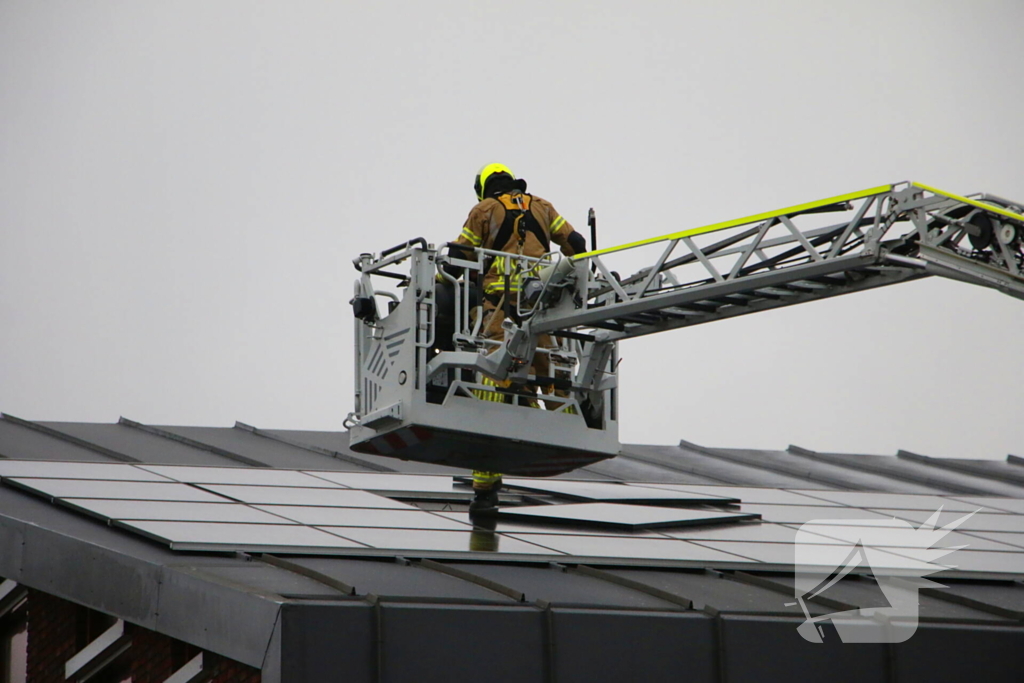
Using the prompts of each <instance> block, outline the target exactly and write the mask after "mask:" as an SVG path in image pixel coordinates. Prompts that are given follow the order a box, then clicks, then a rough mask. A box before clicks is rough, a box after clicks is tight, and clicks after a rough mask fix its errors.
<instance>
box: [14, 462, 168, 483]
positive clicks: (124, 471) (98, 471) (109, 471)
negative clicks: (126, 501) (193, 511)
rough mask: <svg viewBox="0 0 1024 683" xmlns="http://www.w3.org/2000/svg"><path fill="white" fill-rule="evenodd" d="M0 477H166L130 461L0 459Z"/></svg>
mask: <svg viewBox="0 0 1024 683" xmlns="http://www.w3.org/2000/svg"><path fill="white" fill-rule="evenodd" d="M0 477H3V478H7V477H36V478H49V479H105V480H108V481H168V479H167V478H166V477H161V476H160V475H158V474H154V473H152V472H147V471H146V470H143V469H140V468H138V467H135V466H134V465H127V464H123V465H122V464H117V463H101V462H53V461H40V460H0Z"/></svg>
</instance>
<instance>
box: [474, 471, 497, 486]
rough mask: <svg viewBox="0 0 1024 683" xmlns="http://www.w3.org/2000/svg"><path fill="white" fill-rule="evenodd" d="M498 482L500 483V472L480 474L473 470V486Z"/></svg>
mask: <svg viewBox="0 0 1024 683" xmlns="http://www.w3.org/2000/svg"><path fill="white" fill-rule="evenodd" d="M498 481H501V473H500V472H482V471H480V470H473V483H474V484H487V485H491V484H494V483H496V482H498Z"/></svg>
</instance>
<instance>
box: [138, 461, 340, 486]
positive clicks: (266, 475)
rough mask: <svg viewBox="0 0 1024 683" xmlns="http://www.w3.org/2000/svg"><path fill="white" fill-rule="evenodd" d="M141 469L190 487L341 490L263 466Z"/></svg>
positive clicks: (151, 467) (173, 466)
mask: <svg viewBox="0 0 1024 683" xmlns="http://www.w3.org/2000/svg"><path fill="white" fill-rule="evenodd" d="M141 467H144V468H145V469H147V470H149V471H150V472H155V473H156V474H160V475H163V476H165V477H169V478H170V479H174V480H177V481H183V482H186V483H189V484H237V485H243V486H308V487H318V488H338V486H337V484H332V483H330V482H327V481H324V480H323V479H318V478H317V477H314V476H310V475H308V474H304V473H302V472H296V471H294V470H276V469H266V468H261V467H182V466H178V465H142V466H141Z"/></svg>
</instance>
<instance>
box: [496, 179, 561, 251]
mask: <svg viewBox="0 0 1024 683" xmlns="http://www.w3.org/2000/svg"><path fill="white" fill-rule="evenodd" d="M495 199H497V200H498V201H499V202H501V205H502V206H503V207H505V220H504V221H502V223H501V228H499V229H498V234H497V235H496V236H495V238H494V242H493V243H492V244H491V248H492V249H502V248H503V247H504V246H505V245H506V244H508V241H509V239H510V238H511V237H512V231H513V230H516V229H518V230H519V231H520V233H519V235H520V238H525V237H526V233H525V232H523V231H524V230H529V231H530V232H532V233H533V234H534V235H535V236H536V237H537V240H538V241H539V242H540V243H541V244H542V245H543V246H544V251H548V250H549V249H550V248H551V237H550V236H549V235H548V234H547V233H546V232H545V231H544V228H542V227H541V225H540V223H538V222H537V219H536V218H535V217H534V216H533V213H532V212H531V211H530V202H531V200H532V199H533V197H532V196H530V195H528V194H523V193H519V192H515V193H510V194H502V195H499V196H497V197H495Z"/></svg>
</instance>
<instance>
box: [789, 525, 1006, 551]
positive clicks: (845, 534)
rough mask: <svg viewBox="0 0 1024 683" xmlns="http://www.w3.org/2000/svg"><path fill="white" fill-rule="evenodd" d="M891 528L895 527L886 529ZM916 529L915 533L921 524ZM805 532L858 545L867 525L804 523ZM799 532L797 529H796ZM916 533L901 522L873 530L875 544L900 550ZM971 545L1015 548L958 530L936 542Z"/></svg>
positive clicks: (974, 547)
mask: <svg viewBox="0 0 1024 683" xmlns="http://www.w3.org/2000/svg"><path fill="white" fill-rule="evenodd" d="M887 526H891V527H892V528H891V529H890V528H886V527H887ZM914 526H915V530H916V528H917V525H914ZM800 528H801V529H803V530H804V531H807V532H810V533H813V534H819V535H821V536H825V537H827V538H830V539H834V540H832V541H828V540H826V539H822V541H820V542H826V543H832V542H845V543H851V542H855V539H857V538H860V537H861V536H862V535H863V534H864V526H844V525H840V524H804V525H803V526H802V527H800ZM794 529H795V527H794ZM915 530H908V529H906V528H905V527H903V526H902V525H899V523H898V522H893V523H892V524H891V525H888V524H887V525H880V526H879V527H878V528H873V529H872V531H871V545H873V546H877V547H882V548H886V547H887V548H898V547H902V546H907V544H908V543H910V539H911V538H913V534H914V533H916V531H915ZM803 540H804V542H805V543H817V542H819V541H815V540H811V538H810V537H808V538H805V539H803ZM964 545H965V546H967V547H968V548H970V549H972V550H993V551H1003V552H1013V551H1014V548H1013V547H1011V546H1008V545H1006V544H1003V543H998V542H996V541H991V540H986V539H984V538H978V537H975V536H968V535H967V534H962V533H958V532H956V531H953V532H949V533H946V534H944V535H943V536H942V537H941V538H937V539H936V541H935V547H937V548H954V547H957V546H964Z"/></svg>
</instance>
